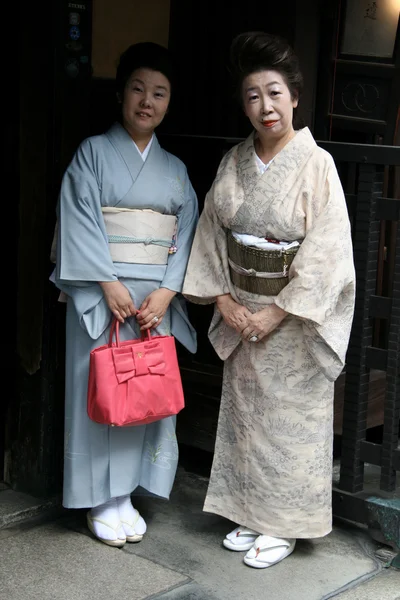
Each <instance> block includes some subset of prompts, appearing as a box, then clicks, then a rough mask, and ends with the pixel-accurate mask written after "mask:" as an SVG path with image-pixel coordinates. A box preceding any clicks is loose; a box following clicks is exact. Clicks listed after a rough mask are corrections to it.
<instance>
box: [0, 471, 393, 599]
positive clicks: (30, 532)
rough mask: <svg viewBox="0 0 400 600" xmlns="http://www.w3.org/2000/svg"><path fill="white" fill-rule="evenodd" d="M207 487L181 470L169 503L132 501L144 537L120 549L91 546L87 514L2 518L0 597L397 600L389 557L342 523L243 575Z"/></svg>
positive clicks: (225, 523)
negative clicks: (209, 503) (225, 543)
mask: <svg viewBox="0 0 400 600" xmlns="http://www.w3.org/2000/svg"><path fill="white" fill-rule="evenodd" d="M206 486H207V479H206V478H205V477H200V476H198V475H193V474H190V473H187V472H185V471H184V470H183V469H182V468H181V469H179V471H178V475H177V479H176V484H175V486H174V491H173V494H172V496H171V500H170V502H166V501H164V500H160V499H153V498H152V499H146V498H139V499H137V501H136V502H135V505H136V506H137V508H139V510H140V511H141V513H142V514H143V516H144V518H145V519H146V521H147V523H148V533H147V535H146V537H145V539H144V540H143V542H141V543H140V544H126V545H125V547H124V548H123V549H122V550H118V549H114V548H109V547H107V546H105V545H104V544H101V543H100V542H98V541H96V540H95V539H94V538H92V536H91V534H90V533H89V532H88V531H87V529H86V526H85V512H86V511H61V513H58V514H57V515H56V514H55V513H52V515H51V518H52V519H53V520H52V522H48V521H47V522H43V521H36V522H35V521H30V522H26V523H23V524H21V523H20V524H14V525H12V524H10V522H9V523H8V527H7V528H4V519H3V529H0V599H1V600H84V599H85V600H91V599H93V600H114V599H115V600H116V599H118V600H120V599H121V598H126V599H127V600H128V599H129V600H150V599H154V600H155V599H157V600H230V599H231V598H232V599H234V600H249V599H251V600H328V599H329V598H338V599H339V600H400V571H397V570H395V569H393V568H387V567H388V565H389V562H388V560H387V558H388V556H389V557H390V552H386V551H384V552H383V553H382V552H381V555H382V556H384V557H385V556H386V558H383V559H382V558H381V559H379V558H378V555H379V549H380V548H381V546H380V545H379V544H377V543H375V542H373V541H372V540H371V539H370V537H369V536H368V534H367V533H366V532H365V531H363V530H362V529H360V528H356V527H353V526H351V525H347V524H340V523H337V524H335V528H334V531H333V532H332V533H331V534H330V535H329V536H327V537H326V538H324V539H319V540H312V541H310V540H303V541H299V542H298V544H297V547H296V550H295V552H294V553H293V554H292V555H291V556H290V557H289V558H287V559H286V560H284V561H283V562H282V563H280V564H278V565H276V566H274V567H272V568H270V569H265V570H255V569H251V568H249V567H246V566H245V565H244V564H243V562H242V558H243V555H242V554H241V553H233V552H229V551H228V550H225V549H224V548H223V547H222V544H221V541H222V539H223V537H224V536H225V534H226V533H227V532H228V531H230V529H231V528H232V527H233V526H232V524H231V523H230V522H229V521H226V520H225V519H222V518H220V517H217V516H215V515H210V514H206V513H203V512H202V505H203V500H204V495H205V491H206ZM1 493H4V492H1ZM20 500H21V499H20ZM8 502H10V498H9V499H8ZM0 504H1V496H0ZM37 518H38V517H37ZM383 549H384V548H383Z"/></svg>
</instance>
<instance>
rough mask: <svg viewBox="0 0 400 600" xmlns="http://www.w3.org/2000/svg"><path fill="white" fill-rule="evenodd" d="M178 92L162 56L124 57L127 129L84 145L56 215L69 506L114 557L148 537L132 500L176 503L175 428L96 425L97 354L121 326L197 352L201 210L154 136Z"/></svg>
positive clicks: (151, 50) (178, 166)
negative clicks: (191, 271)
mask: <svg viewBox="0 0 400 600" xmlns="http://www.w3.org/2000/svg"><path fill="white" fill-rule="evenodd" d="M170 82H171V64H170V59H169V55H168V51H167V50H166V49H165V48H162V47H161V46H158V45H156V44H151V43H144V44H137V45H134V46H131V47H130V48H129V49H128V50H127V51H126V52H125V53H124V54H123V55H122V57H121V60H120V64H119V67H118V71H117V91H118V94H117V95H118V100H119V103H120V107H121V119H120V122H117V123H115V124H114V125H113V126H112V127H111V129H110V130H109V131H108V132H107V133H106V134H104V135H100V136H96V137H92V138H89V139H87V140H85V141H84V142H83V143H82V144H81V146H80V147H79V149H78V150H77V152H76V154H75V156H74V158H73V160H72V162H71V164H70V166H69V168H68V169H67V171H66V173H65V176H64V178H63V182H62V187H61V194H60V200H59V206H58V242H57V255H56V270H55V272H54V274H53V281H54V282H55V284H56V286H57V287H58V288H59V289H60V290H62V292H63V293H64V295H66V296H67V298H68V301H67V331H66V344H67V347H66V397H65V400H66V408H65V460H64V494H63V504H64V506H65V507H67V508H84V507H89V508H91V510H90V512H89V513H88V525H89V528H90V529H91V531H92V532H93V533H94V535H95V536H96V537H97V538H98V539H100V540H101V541H103V542H104V543H106V544H108V545H111V546H122V545H123V544H124V543H125V542H126V541H128V542H137V541H140V540H141V539H142V538H143V535H144V533H145V531H146V524H145V522H144V520H143V518H142V517H141V516H140V515H139V513H138V511H137V510H135V509H134V508H133V506H132V504H131V498H130V495H131V492H134V491H136V492H140V493H151V494H156V495H158V496H161V497H164V498H168V496H169V494H170V491H171V488H172V485H173V482H174V478H175V472H176V467H177V460H178V451H177V442H176V437H175V418H173V417H170V418H167V419H163V420H160V421H157V422H155V423H152V424H150V425H147V426H142V427H121V428H119V427H109V426H106V425H99V424H97V423H94V422H93V421H91V420H90V419H89V417H88V415H87V385H88V372H89V354H90V352H91V350H93V349H94V348H96V347H98V346H101V345H103V344H105V343H107V342H108V338H109V332H110V322H111V318H112V316H113V315H114V316H115V317H116V318H117V319H118V320H119V321H120V322H121V323H122V324H123V325H121V339H122V338H123V339H131V338H135V337H138V336H140V329H141V330H142V331H143V330H145V329H149V328H156V331H157V332H158V333H159V334H167V333H168V334H169V333H172V335H174V336H175V337H176V338H177V339H178V340H179V341H180V342H181V343H182V344H183V345H184V346H185V347H186V348H187V349H188V350H189V351H191V352H195V351H196V336H195V332H194V330H193V328H192V327H191V325H190V323H189V321H188V318H187V313H186V310H185V304H184V300H183V299H182V296H180V295H179V293H180V292H181V289H182V284H183V279H184V276H185V271H186V266H187V261H188V258H189V253H190V248H191V244H192V241H193V236H194V231H195V228H196V224H197V220H198V207H197V199H196V196H195V193H194V191H193V188H192V186H191V184H190V181H189V178H188V175H187V172H186V168H185V166H184V165H183V163H182V162H181V161H180V160H179V159H178V158H176V157H175V156H172V155H171V154H169V153H168V152H165V151H164V150H162V148H161V147H160V145H159V143H158V141H157V138H156V137H155V135H154V129H155V128H156V127H157V125H159V124H160V123H161V121H162V120H163V118H164V116H165V113H166V111H167V108H168V104H169V99H170V93H171V83H170ZM127 209H129V210H127ZM132 209H133V210H132ZM171 225H172V227H171ZM144 242H145V243H144ZM139 309H140V314H138V310H139Z"/></svg>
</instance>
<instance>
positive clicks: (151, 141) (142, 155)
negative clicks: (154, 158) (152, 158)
mask: <svg viewBox="0 0 400 600" xmlns="http://www.w3.org/2000/svg"><path fill="white" fill-rule="evenodd" d="M153 138H154V135H152V136H151V139H150V141H149V143H148V144H147V146H146V148H145V149H144V150H143V152H140V150H139V148H138V147H137V145H136V143H135V142H133V143H134V144H135V146H136V150H137V151H138V152H139V154H140V156H141V157H142V160H143V162H144V161H145V160H146V158H147V155H148V153H149V152H150V148H151V144H152V143H153ZM132 141H133V140H132Z"/></svg>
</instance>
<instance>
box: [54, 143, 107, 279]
mask: <svg viewBox="0 0 400 600" xmlns="http://www.w3.org/2000/svg"><path fill="white" fill-rule="evenodd" d="M95 164H96V161H95V156H94V151H93V148H92V145H91V143H90V140H85V142H83V143H82V144H81V146H80V147H79V148H78V150H77V152H76V154H75V156H74V158H73V160H72V162H71V164H70V165H69V167H68V169H67V171H66V173H65V175H64V177H63V181H62V185H61V192H60V197H59V202H58V211H57V212H58V239H57V258H56V280H58V281H59V282H64V283H67V284H69V285H79V283H78V282H99V281H116V280H117V276H116V272H115V267H114V264H113V262H112V260H111V256H110V252H109V249H108V240H107V234H106V231H105V226H104V220H103V217H102V212H101V201H100V194H101V189H100V185H99V181H98V177H97V175H96V169H95Z"/></svg>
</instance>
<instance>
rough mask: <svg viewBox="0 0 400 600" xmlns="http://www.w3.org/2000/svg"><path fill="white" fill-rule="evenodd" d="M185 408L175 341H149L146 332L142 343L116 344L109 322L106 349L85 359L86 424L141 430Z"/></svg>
mask: <svg viewBox="0 0 400 600" xmlns="http://www.w3.org/2000/svg"><path fill="white" fill-rule="evenodd" d="M114 333H115V337H116V343H114V342H113V337H114ZM146 337H147V339H146ZM184 406H185V401H184V397H183V389H182V380H181V376H180V371H179V365H178V357H177V354H176V347H175V339H174V337H173V336H170V335H168V336H154V337H152V336H151V334H150V331H148V332H147V335H146V334H144V335H143V336H142V339H137V340H128V341H126V342H120V339H119V322H118V321H117V320H116V319H114V320H113V323H112V326H111V330H110V340H109V343H108V344H106V345H104V346H100V347H99V348H95V349H94V350H92V351H91V353H90V367H89V386H88V401H87V410H88V415H89V417H90V419H92V421H96V423H102V424H104V425H117V426H119V427H123V426H128V425H145V424H147V423H152V422H153V421H158V420H160V419H164V418H165V417H170V416H172V415H177V414H178V413H179V412H180V411H181V410H182V409H183V408H184Z"/></svg>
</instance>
